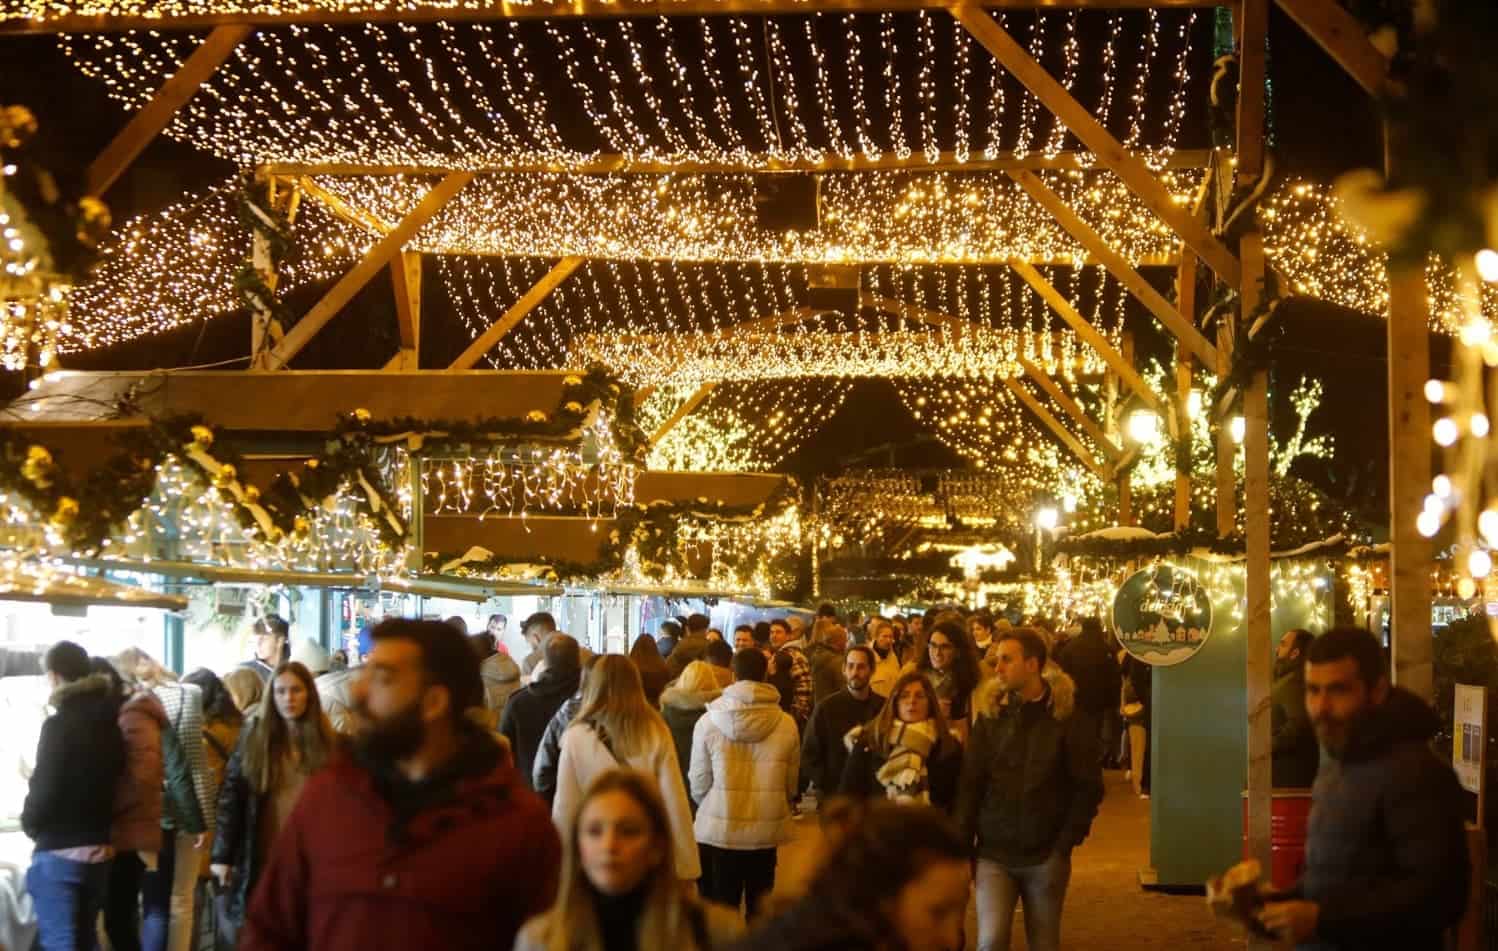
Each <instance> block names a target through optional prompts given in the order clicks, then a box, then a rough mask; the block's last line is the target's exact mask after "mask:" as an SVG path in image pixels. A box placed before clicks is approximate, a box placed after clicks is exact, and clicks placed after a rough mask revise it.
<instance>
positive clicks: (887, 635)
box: [874, 624, 895, 657]
mask: <svg viewBox="0 0 1498 951" xmlns="http://www.w3.org/2000/svg"><path fill="white" fill-rule="evenodd" d="M894 646H895V629H894V628H893V627H891V626H890V625H888V624H881V625H879V627H878V628H876V629H875V631H874V649H875V650H877V651H879V655H880V656H881V657H882V656H884V655H885V654H888V653H889V652H890V648H892V647H894Z"/></svg>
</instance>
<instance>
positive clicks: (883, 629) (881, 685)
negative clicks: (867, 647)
mask: <svg viewBox="0 0 1498 951" xmlns="http://www.w3.org/2000/svg"><path fill="white" fill-rule="evenodd" d="M872 646H873V648H874V672H873V673H872V674H870V675H869V689H870V690H872V691H874V692H875V693H877V694H880V695H882V696H886V697H887V696H889V692H890V690H891V689H893V688H894V686H895V681H896V680H899V679H900V652H899V651H898V650H896V649H895V626H894V625H893V624H891V623H890V622H889V621H886V620H885V619H884V618H882V617H881V618H875V619H874V621H873V638H872Z"/></svg>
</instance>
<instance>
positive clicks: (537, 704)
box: [499, 615, 582, 786]
mask: <svg viewBox="0 0 1498 951" xmlns="http://www.w3.org/2000/svg"><path fill="white" fill-rule="evenodd" d="M532 617H534V615H532ZM527 630H529V628H527ZM543 662H544V664H545V667H546V669H545V670H544V671H542V673H541V676H540V677H538V678H536V679H535V680H534V681H532V682H531V683H529V684H526V685H525V686H524V687H521V688H520V689H519V690H517V691H515V693H514V694H512V695H511V696H510V699H509V701H508V702H507V703H506V704H505V709H504V713H503V714H502V715H501V716H500V718H499V732H500V733H501V734H502V735H503V736H504V738H505V739H506V740H508V741H509V744H510V755H512V756H514V757H515V770H516V772H518V773H519V774H520V781H521V782H523V783H525V784H526V785H527V786H529V785H530V784H531V783H532V781H533V780H532V775H533V773H534V771H535V766H536V750H537V749H539V748H540V746H541V738H542V737H543V736H544V735H545V733H546V725H547V724H548V723H550V722H551V718H552V716H553V715H554V714H555V713H556V712H557V710H558V709H559V708H560V707H561V706H562V704H564V703H566V702H567V698H568V697H570V696H572V695H573V694H574V693H576V692H577V685H578V681H579V680H580V679H581V678H582V655H581V652H580V651H579V650H578V644H577V641H576V640H574V639H573V638H571V637H569V636H568V635H566V634H553V635H552V636H551V637H550V638H549V639H548V640H547V642H546V653H545V659H544V661H543Z"/></svg>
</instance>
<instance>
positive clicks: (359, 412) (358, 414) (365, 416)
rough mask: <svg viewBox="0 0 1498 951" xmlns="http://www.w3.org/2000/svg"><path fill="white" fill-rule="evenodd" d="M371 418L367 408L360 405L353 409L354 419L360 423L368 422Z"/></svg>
mask: <svg viewBox="0 0 1498 951" xmlns="http://www.w3.org/2000/svg"><path fill="white" fill-rule="evenodd" d="M373 418H374V417H373V415H372V414H371V413H370V412H369V410H367V409H365V408H364V407H362V406H361V407H359V408H358V409H356V410H354V419H355V420H357V421H358V422H359V424H360V425H363V424H365V423H367V422H369V421H370V420H371V419H373Z"/></svg>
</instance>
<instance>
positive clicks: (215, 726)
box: [182, 667, 258, 878]
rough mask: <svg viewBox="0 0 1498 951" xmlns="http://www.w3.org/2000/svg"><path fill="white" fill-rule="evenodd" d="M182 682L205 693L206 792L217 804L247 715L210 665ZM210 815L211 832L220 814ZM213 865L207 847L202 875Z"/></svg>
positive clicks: (201, 668) (204, 853) (204, 751)
mask: <svg viewBox="0 0 1498 951" xmlns="http://www.w3.org/2000/svg"><path fill="white" fill-rule="evenodd" d="M249 673H253V671H249ZM257 679H258V678H257ZM182 682H183V683H187V684H193V685H194V686H196V687H197V688H198V690H200V691H202V694H203V758H204V760H205V761H206V762H207V766H208V790H207V792H208V798H209V800H210V801H212V802H214V803H217V802H218V794H219V790H221V789H222V788H223V786H224V776H225V774H227V773H228V771H229V758H230V757H232V756H233V755H234V748H235V747H236V746H238V745H239V731H240V729H241V728H243V726H244V714H242V713H240V712H239V707H238V706H237V705H235V703H234V698H233V697H232V696H231V695H230V693H229V689H228V688H227V687H225V686H224V682H223V681H222V680H220V679H219V676H218V674H215V673H214V672H213V671H211V670H209V669H208V668H207V667H199V668H198V669H197V670H195V671H193V672H192V673H190V674H188V675H187V676H186V677H183V678H182ZM208 818H209V829H208V831H209V832H210V833H212V832H213V829H214V827H215V826H216V825H217V817H216V816H210V817H208ZM210 841H212V837H211V835H210ZM210 865H212V854H211V853H210V852H209V851H208V850H207V849H204V850H203V853H202V857H201V859H200V860H199V863H198V877H199V878H208V877H209V876H210V875H212V874H213V873H212V871H211V869H210V867H209V866H210Z"/></svg>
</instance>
